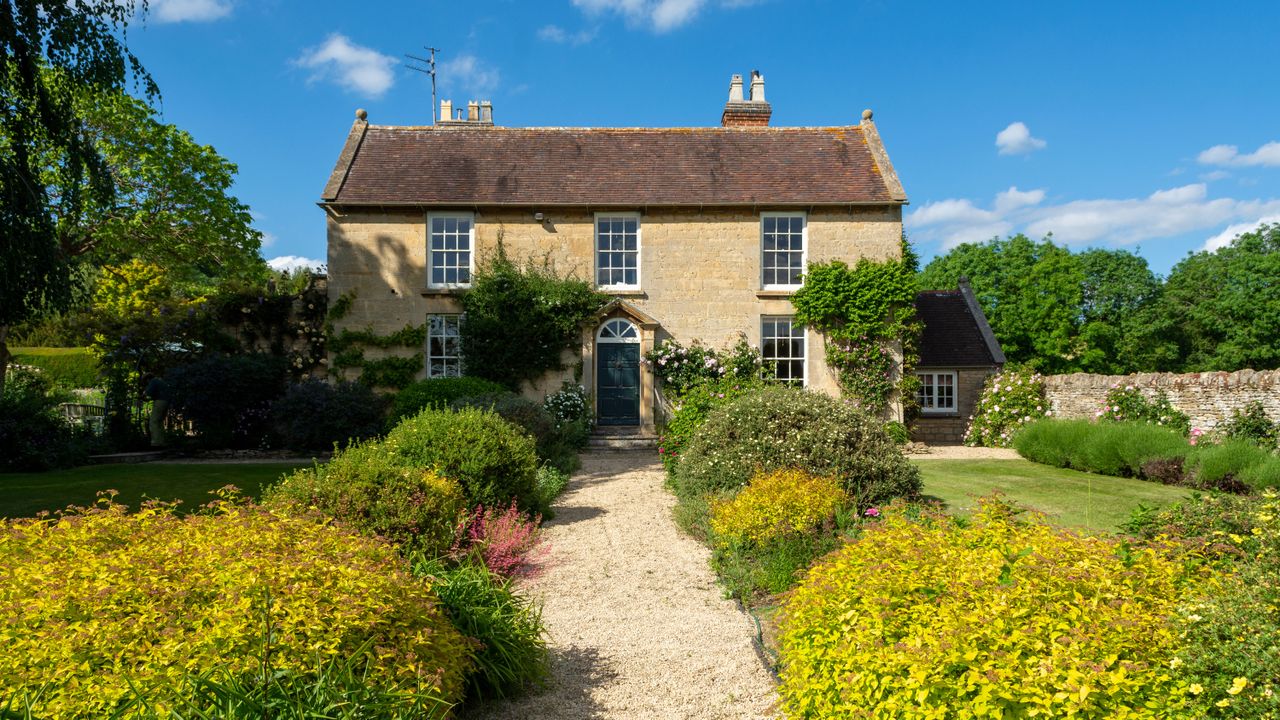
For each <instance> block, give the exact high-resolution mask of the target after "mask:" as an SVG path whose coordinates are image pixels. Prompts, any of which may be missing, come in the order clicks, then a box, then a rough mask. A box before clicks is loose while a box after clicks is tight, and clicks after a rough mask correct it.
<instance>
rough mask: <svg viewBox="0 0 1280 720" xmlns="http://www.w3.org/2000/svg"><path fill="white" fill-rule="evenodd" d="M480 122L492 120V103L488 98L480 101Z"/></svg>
mask: <svg viewBox="0 0 1280 720" xmlns="http://www.w3.org/2000/svg"><path fill="white" fill-rule="evenodd" d="M480 122H487V123H491V122H493V103H492V102H491V101H489V100H481V101H480Z"/></svg>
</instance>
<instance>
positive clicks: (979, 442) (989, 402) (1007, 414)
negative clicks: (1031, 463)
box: [964, 368, 1052, 447]
mask: <svg viewBox="0 0 1280 720" xmlns="http://www.w3.org/2000/svg"><path fill="white" fill-rule="evenodd" d="M1051 412H1052V411H1051V410H1049V401H1048V400H1046V399H1045V396H1044V379H1043V378H1041V377H1040V374H1039V373H1036V372H1032V371H1031V370H1030V369H1028V368H1013V369H1005V370H1003V371H1001V372H998V373H996V374H995V375H991V376H989V377H988V378H987V379H986V382H984V383H983V385H982V395H981V396H980V397H979V398H978V403H977V405H975V406H974V408H973V415H972V416H971V417H970V418H969V427H968V429H966V430H965V434H964V444H965V445H972V446H974V447H1009V446H1010V445H1012V444H1013V441H1014V437H1015V436H1016V434H1017V431H1018V430H1019V429H1020V428H1022V427H1023V426H1024V425H1025V424H1026V423H1029V422H1031V421H1033V420H1036V419H1038V418H1043V417H1048V416H1049V415H1050V414H1051Z"/></svg>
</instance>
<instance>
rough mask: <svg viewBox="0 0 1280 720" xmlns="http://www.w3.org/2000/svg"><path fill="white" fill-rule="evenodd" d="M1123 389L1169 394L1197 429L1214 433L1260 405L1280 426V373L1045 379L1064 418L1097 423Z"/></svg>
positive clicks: (1077, 375) (1053, 404) (1050, 396)
mask: <svg viewBox="0 0 1280 720" xmlns="http://www.w3.org/2000/svg"><path fill="white" fill-rule="evenodd" d="M1117 384H1118V385H1133V386H1135V387H1137V388H1139V389H1141V390H1142V391H1143V392H1144V393H1146V394H1148V395H1155V394H1156V393H1158V392H1161V391H1163V392H1164V393H1165V394H1166V395H1168V396H1169V402H1170V403H1172V404H1173V406H1174V407H1176V408H1178V409H1179V410H1181V411H1182V412H1184V413H1186V414H1187V415H1188V416H1190V417H1191V426H1192V427H1200V428H1205V429H1206V430H1208V429H1212V428H1213V427H1214V426H1216V425H1218V424H1219V423H1221V422H1223V421H1224V420H1227V419H1229V418H1230V417H1231V412H1232V411H1233V410H1237V409H1242V408H1244V406H1245V405H1247V404H1248V403H1250V402H1252V401H1255V400H1256V401H1258V402H1261V403H1262V406H1263V407H1264V408H1265V409H1266V411H1267V414H1268V415H1269V416H1270V417H1271V418H1272V419H1274V420H1280V370H1267V371H1262V372H1255V371H1253V370H1239V371H1237V372H1230V373H1228V372H1208V373H1187V374H1175V373H1140V374H1137V375H1090V374H1087V373H1075V374H1071V375H1050V376H1047V377H1045V394H1046V395H1047V397H1048V399H1049V404H1050V407H1051V408H1052V409H1053V411H1054V414H1056V415H1058V416H1059V417H1069V418H1072V417H1074V418H1092V417H1093V416H1094V413H1095V412H1096V411H1097V410H1098V408H1099V407H1101V406H1102V401H1103V399H1104V398H1106V395H1107V391H1108V390H1110V389H1111V388H1112V387H1113V386H1115V385H1117Z"/></svg>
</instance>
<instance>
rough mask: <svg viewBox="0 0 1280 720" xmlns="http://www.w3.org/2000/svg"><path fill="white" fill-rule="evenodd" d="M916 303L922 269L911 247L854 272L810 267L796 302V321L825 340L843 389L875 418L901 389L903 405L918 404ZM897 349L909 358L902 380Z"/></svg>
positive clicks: (841, 266)
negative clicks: (897, 368) (895, 358)
mask: <svg viewBox="0 0 1280 720" xmlns="http://www.w3.org/2000/svg"><path fill="white" fill-rule="evenodd" d="M915 300H916V266H915V260H914V255H913V254H911V253H910V252H909V248H908V247H907V245H906V242H905V240H904V241H903V258H902V259H899V260H885V261H882V262H874V261H872V260H868V259H866V258H863V259H861V260H859V261H858V264H857V265H855V266H854V267H852V268H850V267H849V266H848V265H846V264H845V263H843V262H841V261H839V260H833V261H831V262H828V263H821V264H811V265H810V266H809V270H808V272H806V273H805V276H804V286H803V287H801V288H800V289H799V290H797V291H796V292H795V294H794V295H792V296H791V304H792V305H793V306H794V307H795V309H796V320H797V321H798V322H799V323H801V324H803V325H805V326H806V327H810V328H813V329H814V330H816V331H818V332H820V333H822V334H823V339H824V342H825V347H826V359H827V364H828V365H829V366H831V367H832V368H833V369H834V370H835V371H836V374H837V377H838V379H839V381H840V387H841V389H842V390H844V392H845V393H846V394H847V395H849V396H850V397H852V398H854V399H856V400H857V401H858V402H859V403H861V404H862V405H863V406H864V407H866V408H867V409H868V410H869V411H870V412H872V413H880V412H882V411H883V410H884V409H885V408H886V407H887V406H888V404H889V402H890V401H891V399H892V394H893V390H894V389H895V387H897V389H898V390H899V394H900V397H902V398H903V400H904V402H910V401H911V398H914V397H915V394H914V382H915V374H914V373H912V372H911V369H912V367H913V366H914V364H915V353H916V346H917V345H918V343H919V335H920V325H919V323H918V322H917V321H916V317H915ZM895 345H897V346H900V347H901V349H902V350H903V353H904V359H903V367H902V369H901V372H900V373H898V374H896V375H895V371H894V362H893V355H892V351H893V349H894V347H895ZM904 382H905V383H907V384H908V385H902V383H904Z"/></svg>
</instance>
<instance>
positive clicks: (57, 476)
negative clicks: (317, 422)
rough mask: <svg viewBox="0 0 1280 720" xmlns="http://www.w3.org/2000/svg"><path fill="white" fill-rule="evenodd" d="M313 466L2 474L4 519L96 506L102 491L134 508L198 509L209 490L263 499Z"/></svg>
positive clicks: (154, 466)
mask: <svg viewBox="0 0 1280 720" xmlns="http://www.w3.org/2000/svg"><path fill="white" fill-rule="evenodd" d="M309 464H310V463H299V464H298V465H293V464H287V463H261V464H259V463H254V464H239V463H225V464H214V463H181V464H168V463H138V464H135V465H87V466H85V467H78V468H72V469H71V470H56V471H53V472H45V473H12V474H0V517H10V518H12V517H30V516H32V515H35V514H36V513H37V512H39V511H41V510H60V509H62V508H65V507H66V506H68V505H91V504H92V503H93V502H94V501H95V500H96V499H97V493H98V491H100V490H118V491H120V494H119V495H117V496H116V502H120V503H124V504H125V505H128V506H129V507H130V508H134V509H136V508H137V507H138V505H139V504H141V502H142V501H143V500H145V499H147V498H155V499H157V500H182V507H183V508H184V509H192V508H195V507H198V506H200V505H202V504H204V503H206V502H208V501H209V500H211V499H213V498H212V496H211V495H209V492H210V491H211V490H216V489H218V488H220V487H223V486H224V485H235V486H236V487H238V488H240V489H241V490H242V491H244V492H245V493H246V494H248V495H251V496H253V497H257V496H258V494H259V493H260V492H261V491H262V488H263V486H265V485H269V484H271V483H272V482H274V481H275V480H276V479H277V478H279V477H280V475H281V474H283V473H286V472H289V471H290V470H292V469H294V468H295V467H301V466H303V465H309Z"/></svg>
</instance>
